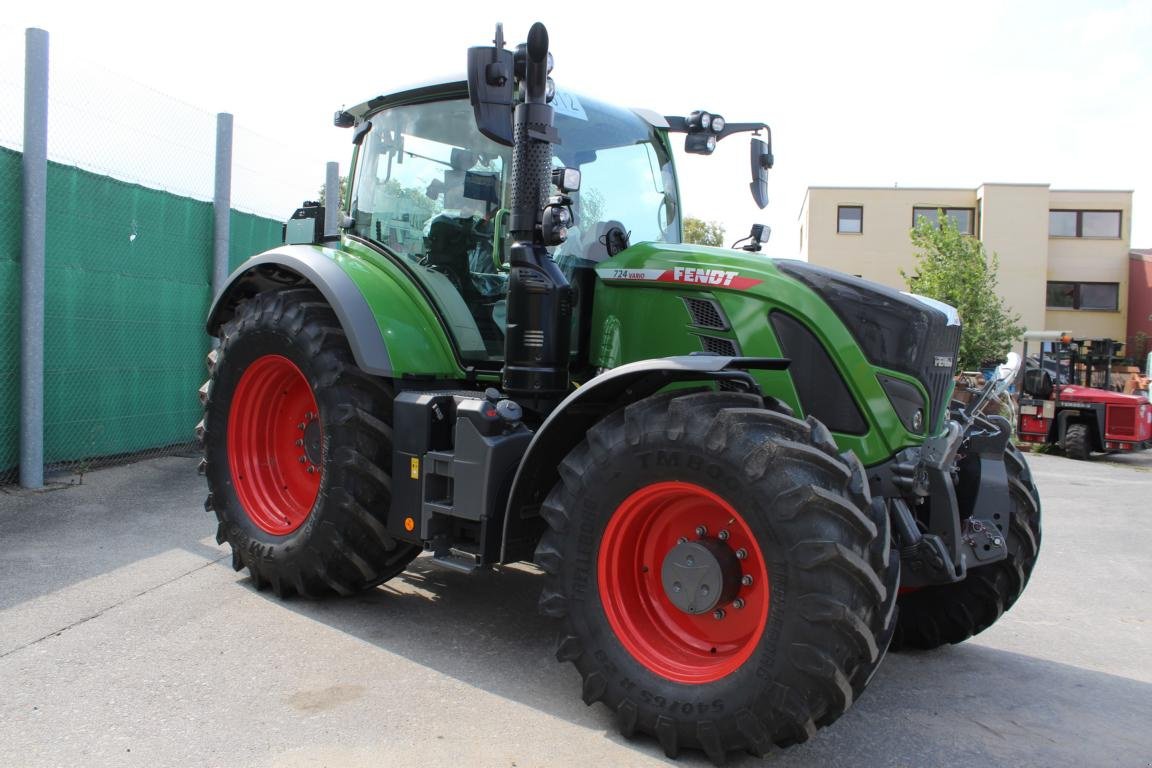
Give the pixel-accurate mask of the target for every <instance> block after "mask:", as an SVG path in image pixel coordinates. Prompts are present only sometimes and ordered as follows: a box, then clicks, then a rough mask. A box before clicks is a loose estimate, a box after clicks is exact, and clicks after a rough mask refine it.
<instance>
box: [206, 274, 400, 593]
mask: <svg viewBox="0 0 1152 768" xmlns="http://www.w3.org/2000/svg"><path fill="white" fill-rule="evenodd" d="M209 359H210V361H212V362H211V363H210V365H211V378H210V379H209V381H208V384H207V385H206V387H205V388H204V389H203V390H202V391H203V392H204V395H205V413H204V426H203V440H204V453H205V474H206V475H207V477H208V488H209V494H208V500H207V501H206V503H205V506H206V507H207V508H208V509H209V510H213V511H215V513H216V518H217V520H218V522H219V525H218V527H217V533H216V540H217V541H218V542H220V543H224V542H225V541H227V542H228V543H229V544H230V545H231V547H232V565H233V567H234V568H235V569H236V570H240V569H241V568H244V567H247V568H248V570H249V572H250V573H251V575H252V581H253V583H254V584H255V585H256V587H257V588H263V587H265V586H271V587H272V588H273V589H274V590H275V591H276V593H277V594H278V595H281V596H286V595H289V594H292V593H299V594H302V595H308V596H312V595H321V594H325V593H329V592H336V593H338V594H342V595H348V594H352V593H354V592H357V591H360V590H363V589H367V588H369V587H372V586H375V585H376V584H379V583H381V582H383V581H385V580H387V579H389V578H391V577H393V576H395V575H397V574H398V573H400V572H401V571H402V570H404V567H405V566H406V565H407V564H408V563H409V562H410V561H411V560H412V559H413V558H414V557H415V556H416V555H417V554H418V553H419V549H418V548H417V547H415V546H413V545H410V544H404V543H400V542H398V541H396V540H395V539H393V538H392V537H391V536H389V535H388V533H387V530H386V528H385V520H386V519H387V514H388V510H389V507H390V505H391V494H390V489H391V483H390V481H389V476H388V469H389V468H390V460H391V440H392V430H391V427H390V426H389V425H390V422H391V416H392V397H391V391H390V389H389V388H388V385H387V384H386V383H385V382H384V381H383V380H380V379H377V378H374V377H370V376H367V375H366V374H364V373H362V372H361V371H360V370H359V369H358V368H357V367H356V364H355V361H354V360H353V359H352V353H351V351H350V349H349V347H348V342H347V340H346V338H345V336H344V332H343V331H342V330H341V328H340V325H339V322H338V321H337V319H336V315H335V313H334V312H333V311H332V309H331V308H330V307H329V306H328V305H327V304H326V303H324V300H323V297H322V296H321V295H320V294H319V293H317V292H316V291H315V290H312V289H306V288H304V289H291V290H277V291H268V292H266V293H261V294H258V295H257V296H255V297H253V298H252V299H249V300H248V301H245V302H244V303H243V304H241V305H240V306H239V307H238V308H237V310H236V314H235V316H234V317H233V318H232V319H231V320H230V321H229V322H227V323H226V324H225V325H224V327H223V329H222V333H221V345H220V349H219V351H218V354H217V355H214V356H210V358H209Z"/></svg>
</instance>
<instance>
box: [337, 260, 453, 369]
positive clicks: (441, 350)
mask: <svg viewBox="0 0 1152 768" xmlns="http://www.w3.org/2000/svg"><path fill="white" fill-rule="evenodd" d="M341 248H342V249H341V250H335V249H329V248H317V249H316V250H317V251H319V252H320V253H321V254H323V255H324V256H325V257H327V258H330V259H333V260H335V262H336V263H337V264H338V265H339V266H340V268H341V269H343V270H344V272H345V273H347V275H348V276H349V277H351V278H352V280H353V281H354V282H355V283H356V285H357V287H359V288H360V292H361V293H362V294H363V295H364V298H365V299H366V300H367V301H368V305H369V306H370V307H371V308H372V313H373V314H374V315H375V316H376V324H377V326H378V328H379V332H380V335H381V336H383V337H384V343H385V344H386V345H387V347H388V356H389V357H390V358H391V360H392V366H393V369H394V370H395V371H396V376H397V377H400V376H402V375H405V374H417V375H421V376H428V375H431V376H437V377H442V378H449V379H459V378H463V377H464V369H463V367H461V365H460V362H459V360H458V359H457V358H456V355H455V353H454V351H453V345H452V342H451V341H450V340H449V337H448V334H447V333H446V332H445V330H444V326H443V324H442V323H441V322H440V320H439V318H438V317H437V315H436V312H435V311H434V310H433V309H432V306H431V304H430V303H429V301H428V299H427V298H426V297H425V296H424V294H423V293H422V292H421V291H420V289H419V288H418V287H417V285H416V282H415V281H414V280H413V279H412V278H411V277H410V276H409V275H408V274H407V273H406V272H405V271H404V269H403V268H402V267H400V266H399V265H397V264H396V262H394V261H392V260H391V259H389V258H388V257H387V256H384V255H382V254H381V253H380V252H379V251H376V250H375V249H373V248H370V247H368V246H366V245H364V244H362V243H359V242H356V241H355V240H351V239H348V238H345V239H344V240H343V242H342V246H341Z"/></svg>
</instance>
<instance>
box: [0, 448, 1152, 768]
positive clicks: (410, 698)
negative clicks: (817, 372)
mask: <svg viewBox="0 0 1152 768" xmlns="http://www.w3.org/2000/svg"><path fill="white" fill-rule="evenodd" d="M1030 461H1031V463H1032V466H1033V469H1034V472H1035V475H1036V478H1037V483H1038V485H1039V488H1040V492H1041V494H1042V496H1043V499H1044V514H1045V517H1044V543H1043V548H1042V554H1041V558H1040V561H1039V564H1038V566H1037V569H1036V572H1035V574H1034V575H1033V579H1032V583H1031V585H1030V586H1029V588H1028V590H1027V591H1026V592H1025V594H1024V596H1023V597H1022V598H1021V600H1020V602H1019V603H1018V604H1017V606H1016V607H1015V608H1014V609H1013V611H1012V612H1011V613H1010V614H1008V615H1007V616H1006V617H1005V618H1004V619H1002V620H1001V621H1000V622H999V623H998V624H997V625H996V626H994V627H993V628H992V629H990V630H988V631H987V632H985V633H984V634H982V635H980V636H979V637H977V638H976V639H974V640H972V641H969V642H967V643H964V644H962V645H959V646H955V647H950V648H945V649H941V650H938V651H933V652H929V653H920V654H908V655H890V656H889V657H888V659H887V660H886V661H885V663H884V665H883V666H882V667H881V669H880V671H879V673H878V674H877V676H876V678H875V680H874V681H873V683H872V685H871V686H870V687H869V689H868V691H867V692H866V694H865V695H864V697H863V698H862V699H861V700H860V701H859V702H858V703H857V704H856V705H855V706H854V707H853V708H852V709H851V710H850V711H849V712H848V713H847V714H846V715H845V716H844V717H843V718H842V719H841V720H840V721H838V722H837V723H836V724H834V725H833V726H832V727H830V728H828V729H825V730H823V731H821V732H820V733H819V734H818V736H817V737H816V739H815V740H814V741H812V742H809V743H808V744H806V745H802V746H800V747H797V748H793V749H789V750H782V751H777V752H774V753H773V754H771V755H770V756H769V757H768V758H766V759H765V760H762V761H761V760H755V759H752V758H746V759H742V760H735V761H733V762H734V763H735V764H737V765H742V766H744V765H746V766H756V765H772V766H808V765H811V766H817V765H818V766H952V765H982V766H1001V765H1002V766H1009V765H1010V766H1046V767H1049V768H1051V767H1055V766H1078V767H1079V766H1112V765H1115V766H1133V767H1135V768H1147V766H1148V765H1149V764H1150V763H1152V728H1149V723H1152V631H1150V630H1152V626H1150V623H1152V622H1150V617H1152V590H1150V588H1149V575H1150V574H1152V504H1150V503H1149V501H1148V499H1149V496H1150V495H1152V493H1150V492H1152V454H1146V455H1145V456H1142V457H1139V458H1137V457H1125V458H1124V459H1123V460H1121V461H1110V460H1105V459H1097V460H1094V461H1092V462H1088V463H1084V462H1074V461H1071V460H1068V459H1064V458H1060V457H1055V456H1033V457H1031V458H1030ZM203 495H204V485H203V479H202V478H199V477H198V476H197V475H196V473H195V461H194V460H192V459H187V458H162V459H154V460H150V461H145V462H140V463H137V464H133V465H130V466H125V467H118V468H112V469H105V470H100V471H97V472H93V473H90V474H89V475H86V476H85V478H84V482H83V484H82V485H73V486H70V487H65V488H62V489H59V490H54V491H46V492H41V493H35V494H33V493H27V492H22V491H18V490H14V489H0V691H3V695H2V696H0V745H3V748H2V750H0V754H2V755H3V756H2V757H0V764H4V765H11V766H27V767H28V768H35V767H37V766H54V767H55V766H86V767H88V766H168V765H172V766H177V765H179V766H257V767H262V766H340V767H350V768H355V767H356V766H408V765H414V766H415V765H419V766H440V765H445V766H448V765H451V766H517V767H518V768H524V767H526V766H563V765H600V766H603V765H613V766H615V765H624V766H632V765H636V766H642V765H655V764H673V763H672V761H668V760H666V759H665V758H664V756H663V754H662V753H661V751H660V750H659V747H658V746H657V745H656V744H655V742H654V741H653V740H650V739H647V738H641V739H637V740H635V741H631V742H629V741H626V740H624V739H622V738H621V737H620V736H618V735H617V734H616V733H615V729H614V726H613V723H612V718H611V717H610V715H609V713H608V711H607V710H606V709H604V708H603V707H600V706H596V707H592V708H588V707H585V706H584V705H583V703H582V702H581V701H580V696H579V680H578V676H577V675H576V673H575V671H574V670H573V669H572V668H571V667H570V666H568V665H560V664H557V663H556V662H555V661H554V659H553V657H552V650H553V641H554V628H553V626H552V623H551V622H550V621H549V620H546V619H544V618H542V617H540V616H538V615H537V614H536V610H535V603H536V596H537V593H538V591H539V587H540V578H539V575H538V574H537V573H536V572H535V570H534V569H533V568H531V567H530V566H523V567H519V566H517V567H509V568H502V569H499V570H497V571H494V572H491V573H485V574H481V575H478V576H473V577H468V576H463V575H461V574H457V573H453V572H446V571H442V570H439V569H437V568H435V567H434V566H432V565H431V564H430V563H428V562H427V561H426V560H424V559H420V560H417V561H416V562H415V563H414V564H413V566H412V568H411V569H410V571H409V572H408V573H406V574H404V575H403V576H402V577H400V578H398V579H395V580H394V581H393V582H391V583H389V584H387V585H385V586H383V587H380V588H378V589H376V590H374V591H372V592H370V593H367V594H364V595H360V596H357V597H353V598H348V599H331V600H326V601H321V602H310V601H304V600H298V599H297V600H291V601H287V602H281V601H279V600H277V599H276V598H275V597H273V596H272V595H271V594H270V593H258V592H256V591H255V590H254V589H253V588H252V586H251V582H250V581H249V579H248V578H247V576H246V574H244V573H242V574H237V573H234V572H233V571H232V569H231V568H230V567H229V560H230V558H228V553H227V550H226V548H224V547H218V546H217V545H216V543H215V541H214V540H213V533H214V529H215V526H214V524H213V521H212V519H211V515H209V514H208V513H205V512H204V511H203V507H202V500H203ZM678 764H679V765H706V764H708V763H707V762H706V761H705V760H704V759H703V757H702V755H699V754H695V753H689V754H687V755H685V756H684V757H682V758H681V760H680V761H678Z"/></svg>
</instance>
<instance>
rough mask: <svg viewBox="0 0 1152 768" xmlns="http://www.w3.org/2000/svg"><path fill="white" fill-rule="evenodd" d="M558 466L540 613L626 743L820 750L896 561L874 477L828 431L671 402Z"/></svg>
mask: <svg viewBox="0 0 1152 768" xmlns="http://www.w3.org/2000/svg"><path fill="white" fill-rule="evenodd" d="M560 474H561V478H562V480H561V482H560V483H559V484H558V485H557V486H556V488H555V489H554V490H553V492H552V493H551V494H550V495H549V497H548V499H547V500H546V501H545V504H544V508H543V510H542V514H543V515H544V517H545V519H546V520H547V522H548V524H549V526H550V530H549V531H548V532H547V533H546V534H545V536H544V538H543V539H542V541H541V543H540V546H539V548H538V550H537V557H536V560H537V563H538V564H539V565H540V566H541V567H542V568H544V570H545V571H546V572H547V573H548V574H550V575H549V578H548V582H547V585H546V587H545V589H544V593H543V595H542V597H541V609H542V610H543V612H544V613H545V614H547V615H551V616H554V617H557V618H560V619H562V621H563V631H562V639H561V642H560V645H559V650H558V652H557V658H559V659H560V660H562V661H571V662H573V663H574V664H575V665H576V668H577V669H578V670H579V672H580V674H581V676H582V677H583V681H584V682H583V696H584V701H585V702H586V703H588V704H591V703H593V702H595V701H601V702H603V703H604V704H605V705H607V706H608V707H609V708H610V709H612V710H613V711H614V712H615V713H616V717H617V723H618V726H619V728H620V731H621V732H622V733H623V734H624V735H626V736H631V735H632V734H634V733H637V732H643V733H648V734H651V735H653V736H655V737H656V738H657V739H658V740H659V741H660V744H661V746H662V747H663V748H664V751H665V753H666V754H668V755H669V756H675V755H676V754H677V753H678V751H679V750H680V749H682V748H699V749H703V750H704V751H705V752H706V753H707V754H708V756H709V757H710V758H712V759H713V760H714V761H716V762H721V761H723V760H724V758H725V756H726V754H727V753H728V752H729V751H732V750H747V751H749V752H752V753H754V754H763V753H764V752H765V751H766V750H767V749H768V748H769V747H770V745H772V744H774V743H775V744H781V745H786V744H792V743H796V742H800V741H804V740H806V739H808V738H809V737H810V736H812V735H813V734H814V733H815V731H816V729H817V728H818V727H821V726H824V725H827V724H829V723H831V722H833V721H834V720H835V719H836V718H838V717H839V716H840V715H841V714H843V713H844V711H845V710H846V709H847V708H848V707H849V706H850V705H851V704H852V702H853V700H854V699H855V698H856V697H857V696H858V695H859V693H860V692H861V691H862V690H863V688H864V686H865V685H866V684H867V682H868V679H869V678H870V677H871V674H872V672H873V671H874V670H875V668H876V666H877V665H878V664H879V661H880V658H881V657H882V656H883V654H884V651H885V648H884V642H885V641H886V640H887V639H888V637H889V633H888V630H889V628H890V626H891V621H892V596H891V595H890V590H889V589H888V587H887V586H886V584H885V581H886V580H887V579H888V578H889V577H890V575H891V574H892V573H893V571H892V570H891V566H890V563H892V562H894V558H891V559H890V558H889V557H888V546H889V543H888V541H887V531H888V528H887V525H886V524H884V525H880V524H878V519H877V518H876V515H877V514H879V515H880V516H883V511H882V509H880V508H878V507H873V506H872V505H871V504H870V503H869V496H868V488H867V484H866V481H865V477H864V473H863V469H862V467H861V466H860V464H859V462H858V461H857V460H856V458H855V457H854V456H853V455H852V454H850V453H848V454H843V455H841V454H839V453H838V452H837V450H836V446H835V443H833V442H832V440H831V437H830V435H829V433H828V431H827V429H826V428H824V427H823V426H822V425H821V424H819V422H816V421H815V420H811V419H810V420H809V421H807V422H805V421H800V420H798V419H795V418H792V417H791V416H788V415H786V414H783V413H780V412H775V411H771V410H766V409H765V408H764V407H763V401H762V399H761V398H759V397H757V396H754V395H742V394H734V393H725V392H702V393H695V394H683V393H669V394H664V395H658V396H655V397H651V398H648V399H646V400H643V401H640V402H638V403H636V404H633V405H631V406H628V407H627V408H625V409H623V410H622V411H618V412H616V413H614V414H612V415H610V416H608V417H607V418H605V419H604V420H603V421H602V422H600V423H599V424H597V425H596V426H595V427H594V428H593V429H592V430H590V431H589V433H588V435H587V439H586V440H585V441H584V442H583V443H581V444H580V445H579V446H578V447H577V448H575V449H574V450H573V451H572V452H571V453H570V454H569V455H568V456H567V457H566V458H565V460H564V461H563V463H562V465H561V467H560ZM877 510H879V512H878V511H877ZM881 538H883V541H878V540H879V539H881ZM693 558H695V560H694V559H693ZM701 565H702V566H704V570H699V569H698V566H701ZM694 569H696V570H694ZM705 571H707V573H708V574H710V575H706V576H701V577H700V578H697V576H698V575H699V574H700V573H704V572H705ZM694 574H696V575H694ZM702 586H704V587H708V589H707V590H705V591H702ZM678 587H679V589H678ZM892 587H893V591H894V587H895V583H894V582H893V584H892ZM681 590H683V592H681ZM686 595H696V596H698V598H699V599H698V600H697V599H695V598H693V600H689V599H688V597H687V596H686ZM738 601H739V602H738Z"/></svg>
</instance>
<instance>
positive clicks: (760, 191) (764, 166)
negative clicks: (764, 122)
mask: <svg viewBox="0 0 1152 768" xmlns="http://www.w3.org/2000/svg"><path fill="white" fill-rule="evenodd" d="M769 136H771V134H769ZM751 149H752V157H751V159H752V183H751V185H749V186H750V187H751V189H752V199H753V200H755V201H756V205H758V206H760V208H761V209H763V208H765V207H767V205H768V169H769V168H771V167H772V163H773V158H772V143H771V139H769V140H768V141H764V140H763V139H761V138H759V137H757V136H753V137H752V145H751Z"/></svg>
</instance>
